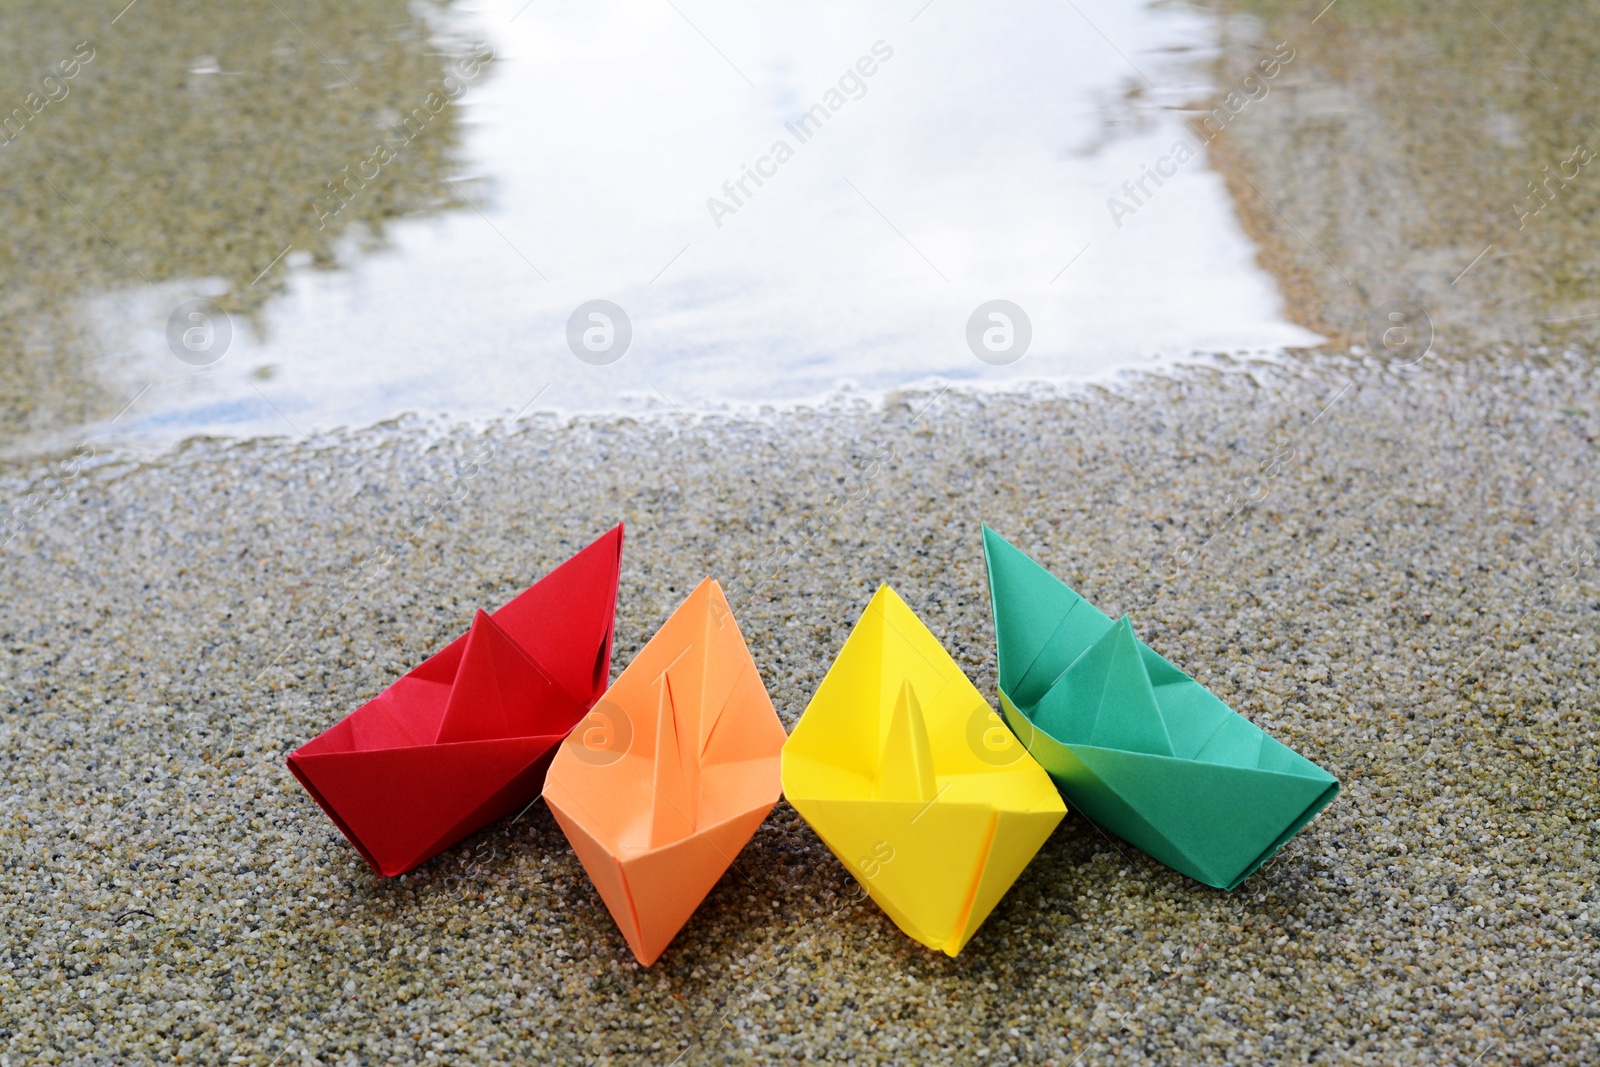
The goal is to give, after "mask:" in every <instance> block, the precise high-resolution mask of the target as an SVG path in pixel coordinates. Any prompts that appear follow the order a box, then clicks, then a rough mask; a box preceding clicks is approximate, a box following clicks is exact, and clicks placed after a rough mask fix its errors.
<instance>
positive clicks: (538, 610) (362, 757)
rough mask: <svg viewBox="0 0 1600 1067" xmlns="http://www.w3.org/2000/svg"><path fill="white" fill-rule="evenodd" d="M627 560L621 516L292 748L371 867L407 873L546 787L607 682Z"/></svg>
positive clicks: (294, 765)
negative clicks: (566, 742)
mask: <svg viewBox="0 0 1600 1067" xmlns="http://www.w3.org/2000/svg"><path fill="white" fill-rule="evenodd" d="M621 565H622V526H621V525H620V524H619V525H618V526H617V527H616V528H615V529H613V530H611V531H610V532H609V533H607V534H604V535H603V536H601V537H600V539H599V540H597V541H595V542H594V543H593V544H592V545H590V546H589V547H587V548H585V549H583V550H582V551H581V552H579V553H578V554H577V555H575V556H573V557H572V558H571V559H569V560H567V562H565V563H563V564H562V565H561V566H559V567H557V568H556V569H555V570H553V571H551V572H550V573H549V574H548V575H546V576H545V577H544V578H541V579H540V580H539V581H538V582H536V583H534V584H533V585H532V586H531V587H529V588H528V589H527V590H526V591H524V592H522V593H520V594H519V595H518V596H517V597H516V599H514V600H512V601H511V602H510V603H509V604H506V605H505V606H504V607H502V608H501V609H500V610H499V611H496V612H495V613H494V614H492V615H489V614H485V613H484V612H483V611H479V612H478V613H477V615H476V616H475V617H474V618H473V620H472V629H470V630H468V631H467V632H466V633H465V634H463V635H462V636H460V637H458V638H456V640H454V641H452V642H450V644H449V645H447V646H445V648H444V649H443V651H441V652H438V653H436V654H434V655H433V656H430V657H429V658H428V659H426V660H424V661H423V662H422V663H421V664H420V665H419V666H418V667H416V668H415V669H414V670H412V671H411V672H410V673H408V674H406V675H405V676H404V677H402V678H401V679H400V680H399V681H397V682H395V683H394V684H393V685H391V686H390V687H389V688H387V689H385V690H384V691H383V692H382V693H379V694H378V695H377V696H376V697H375V698H373V699H372V700H370V701H368V702H367V703H366V704H363V705H362V706H361V707H359V708H357V709H356V710H355V711H353V712H351V713H350V714H349V715H347V716H346V717H345V718H344V719H343V721H341V722H339V723H338V724H337V725H335V726H334V727H332V728H331V729H329V730H328V731H326V732H325V733H323V734H321V735H320V736H318V737H317V738H315V739H314V740H312V741H309V742H307V743H306V744H304V745H302V746H301V747H300V748H298V749H296V750H295V751H294V752H293V753H291V754H290V756H289V760H288V762H289V769H290V770H291V771H293V772H294V776H295V777H296V778H298V779H299V780H300V784H301V785H303V786H305V787H306V791H307V792H309V793H310V794H311V796H312V797H313V798H314V799H315V800H316V802H317V803H318V804H320V805H321V806H322V810H323V811H325V812H327V813H328V818H330V819H332V820H333V821H334V823H335V824H337V825H338V827H339V829H340V830H341V831H343V832H344V836H345V837H347V838H349V839H350V843H351V844H352V845H354V846H356V848H357V849H358V850H359V851H360V852H361V855H362V856H363V857H364V858H365V859H366V861H367V862H368V863H369V864H371V865H372V869H373V870H375V871H377V872H378V873H379V874H380V875H383V876H385V877H393V876H394V875H397V874H404V873H405V872H406V871H409V870H411V869H412V868H413V867H416V866H418V865H419V864H422V863H424V862H426V861H427V860H430V859H432V858H433V857H434V856H436V855H438V854H439V853H440V852H442V851H444V850H445V849H447V848H449V847H450V846H451V845H453V844H455V843H456V842H457V841H460V840H461V839H462V838H464V837H466V836H468V835H469V834H472V833H475V832H476V831H478V830H480V829H482V828H483V827H485V826H487V825H488V824H489V823H491V822H494V821H495V820H496V819H500V818H503V817H505V816H506V815H509V814H511V813H512V812H514V811H520V810H521V809H523V808H525V807H527V805H528V804H530V803H531V802H532V801H533V800H534V798H536V797H537V796H538V795H539V791H540V790H541V789H542V788H543V787H544V777H545V771H546V770H548V769H549V766H550V760H551V759H552V758H553V757H554V755H555V750H556V746H557V745H559V744H560V743H561V739H562V738H564V737H566V736H567V734H568V733H569V732H571V730H572V728H573V727H574V726H576V725H577V724H578V722H579V721H580V720H581V719H582V718H583V717H584V715H585V714H587V713H588V711H589V708H590V707H591V706H592V705H593V704H594V702H595V701H596V700H598V699H599V698H600V695H601V694H602V693H604V692H605V690H606V683H607V682H608V681H609V680H610V677H611V634H612V628H613V626H614V623H615V620H616V607H617V577H618V572H619V570H620V569H621Z"/></svg>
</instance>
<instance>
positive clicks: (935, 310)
mask: <svg viewBox="0 0 1600 1067" xmlns="http://www.w3.org/2000/svg"><path fill="white" fill-rule="evenodd" d="M279 6H281V7H282V8H283V13H282V14H280V13H279V12H278V11H277V10H275V9H274V7H273V5H271V4H267V5H265V6H264V7H261V8H257V7H253V6H252V7H241V8H239V9H237V10H235V9H232V8H230V9H229V13H228V15H227V16H226V17H223V16H219V15H216V14H214V13H211V12H210V11H209V9H206V8H202V7H198V6H196V7H181V6H180V7H176V8H172V7H166V6H161V5H150V10H148V11H147V10H146V9H145V6H144V5H139V6H137V7H135V8H133V9H131V10H130V11H128V12H126V13H125V15H124V16H123V17H122V18H121V19H120V20H119V21H118V22H117V23H116V24H115V25H111V24H108V23H107V22H106V21H105V17H104V15H103V13H100V14H99V15H98V17H93V16H91V15H90V14H89V12H88V9H87V7H86V6H72V5H68V6H64V7H62V8H59V9H56V10H55V11H53V12H52V14H51V15H50V16H49V18H48V19H47V20H45V21H46V22H48V25H39V26H29V27H26V28H25V29H26V32H25V33H16V34H13V33H8V34H5V35H4V37H5V40H7V41H9V42H12V43H11V44H9V45H7V47H8V48H11V49H12V50H13V51H14V52H15V54H16V55H17V56H21V55H23V54H26V55H28V56H36V55H41V54H51V55H53V54H55V53H54V51H53V49H57V48H61V47H64V48H67V49H68V50H69V51H70V47H71V43H72V42H73V41H75V40H79V39H83V38H84V37H89V38H92V39H93V40H94V43H95V48H96V49H97V55H96V58H95V59H94V60H93V61H92V63H91V64H90V65H89V67H87V68H86V69H85V70H84V72H83V73H82V74H80V75H79V77H78V79H77V80H78V81H79V82H81V83H82V87H81V88H79V87H75V88H74V90H73V92H72V95H71V96H70V97H69V98H67V99H65V100H63V101H61V102H60V103H59V104H52V105H51V108H53V109H56V110H57V111H58V113H52V114H43V115H41V116H40V118H39V122H38V123H37V126H38V128H37V130H35V129H33V128H30V129H29V130H27V131H26V137H25V138H24V143H22V144H21V145H20V147H13V148H11V149H4V150H0V151H3V152H5V153H6V154H7V159H6V168H7V169H6V171H5V177H4V181H5V183H6V187H7V191H8V193H9V194H11V198H10V202H12V203H17V204H21V205H25V207H24V209H23V210H21V211H19V212H17V214H19V215H21V216H22V217H23V218H24V219H25V221H24V222H23V224H22V227H21V232H19V233H17V234H15V235H11V236H9V237H8V245H9V248H8V258H7V259H6V260H5V262H4V265H3V268H0V269H4V270H5V272H6V274H5V277H6V278H8V279H9V278H19V279H23V278H25V279H26V280H24V281H23V282H21V288H22V290H23V291H24V292H26V294H27V297H26V299H24V300H22V301H21V302H20V303H17V304H16V305H15V306H13V307H8V309H7V321H8V322H9V323H11V324H12V332H13V333H14V335H15V337H16V338H24V337H26V338H32V340H26V339H24V340H17V339H8V340H7V342H6V343H7V344H8V345H11V346H12V351H13V352H15V353H16V358H15V362H17V363H18V364H19V365H23V366H24V367H25V369H24V370H23V371H22V372H21V373H19V375H18V376H17V379H16V381H14V382H9V383H8V386H7V388H8V389H9V390H10V393H9V397H8V406H7V415H6V419H7V422H6V431H7V432H9V433H10V434H12V435H13V436H15V435H18V434H20V433H23V432H29V433H31V434H33V435H35V437H36V436H37V434H38V432H39V431H40V430H41V429H49V428H52V427H57V428H61V427H71V426H74V425H76V424H80V423H89V424H93V425H94V426H95V428H96V432H100V433H104V434H107V435H109V436H113V437H116V438H118V439H127V440H146V441H149V440H163V439H167V440H170V439H173V438H175V437H179V436H182V435H184V434H188V433H192V432H222V433H230V434H241V435H243V434H258V433H299V432H302V431H306V432H314V431H316V430H321V429H326V428H329V427H333V426H338V425H365V424H370V423H372V422H374V421H377V420H380V419H384V418H387V417H391V416H393V415H395V414H398V413H400V412H403V411H408V410H412V411H420V412H423V413H428V414H433V413H449V414H452V415H457V416H466V417H494V416H503V415H508V414H513V413H515V412H517V411H518V410H523V409H526V408H528V407H529V406H530V405H531V406H536V407H538V408H551V409H558V410H591V411H592V410H615V409H618V408H639V407H646V408H655V409H659V410H667V411H676V410H690V409H705V408H714V407H717V406H718V405H722V404H726V403H738V402H762V401H792V400H799V399H804V398H810V397H816V396H819V395H823V394H826V393H828V392H830V391H831V390H834V389H837V388H838V387H839V386H840V385H841V383H842V382H851V383H854V385H855V386H856V387H858V388H860V389H864V390H869V391H876V390H882V389H889V388H894V387H897V386H901V385H905V384H909V383H915V382H920V381H926V380H929V379H930V378H941V379H944V380H953V381H964V382H969V383H974V384H982V383H1005V382H1015V381H1018V380H1022V379H1033V378H1045V379H1072V378H1084V377H1097V376H1102V375H1104V374H1105V373H1106V372H1107V371H1108V370H1111V369H1114V368H1118V367H1126V366H1148V365H1151V364H1152V362H1153V361H1157V360H1160V359H1168V358H1173V357H1181V356H1185V355H1188V354H1190V353H1193V352H1196V351H1200V352H1207V351H1214V350H1219V349H1226V350H1237V349H1275V348H1278V347H1280V346H1285V345H1295V344H1306V343H1311V342H1312V341H1314V340H1315V339H1316V338H1315V335H1313V334H1311V333H1309V332H1308V331H1306V330H1303V329H1300V328H1297V327H1295V326H1292V325H1291V324H1290V323H1288V322H1287V321H1285V320H1284V318H1283V316H1282V313H1281V310H1280V298H1279V296H1278V294H1277V292H1276V291H1275V288H1274V285H1273V283H1272V281H1271V279H1270V278H1268V277H1267V276H1266V275H1265V274H1264V273H1263V272H1262V271H1261V270H1260V269H1259V268H1258V267H1257V266H1256V264H1255V260H1254V256H1255V253H1254V250H1253V248H1252V246H1251V245H1250V243H1249V242H1248V240H1246V238H1245V236H1244V234H1243V233H1242V231H1241V230H1240V227H1239V224H1238V222H1237V220H1236V218H1235V216H1234V214H1233V209H1232V206H1231V204H1230V203H1229V200H1228V196H1227V191H1226V188H1225V187H1224V185H1223V183H1222V182H1221V181H1220V179H1219V178H1218V176H1217V175H1216V174H1215V173H1214V172H1212V171H1211V170H1210V169H1209V168H1208V166H1207V164H1206V149H1205V146H1204V145H1203V143H1202V142H1201V141H1200V140H1199V139H1197V138H1196V137H1195V136H1194V134H1193V133H1192V132H1191V131H1190V129H1189V127H1188V126H1187V125H1186V123H1185V122H1184V116H1185V115H1186V114H1188V111H1186V108H1187V107H1188V106H1189V105H1191V104H1192V103H1193V102H1194V101H1195V100H1197V99H1199V98H1202V97H1204V96H1206V95H1208V94H1209V93H1210V91H1211V90H1210V87H1209V85H1208V84H1207V81H1206V79H1207V77H1208V70H1207V67H1206V64H1207V63H1208V62H1209V61H1210V60H1212V59H1213V58H1214V57H1215V56H1216V54H1217V53H1216V41H1215V32H1216V23H1215V20H1214V19H1212V18H1210V17H1209V16H1206V15H1204V14H1203V13H1201V12H1198V11H1196V10H1193V9H1189V8H1185V7H1181V6H1177V5H1171V4H1163V5H1158V6H1157V5H1152V6H1145V5H1129V4H1125V3H1117V2H1112V0H1103V2H1087V0H1086V2H1083V3H1080V4H1078V5H1076V6H1075V7H1074V6H1072V5H1067V6H1061V5H1054V4H1042V3H1039V4H1035V3H1007V4H1001V5H994V6H985V7H984V8H983V9H982V10H981V11H980V10H972V9H968V8H966V7H963V6H961V5H938V4H936V5H932V6H927V5H924V4H923V3H921V2H920V0H919V2H916V3H907V4H903V5H896V6H895V7H893V8H888V7H883V8H878V9H875V10H864V9H862V8H860V7H858V6H856V5H849V4H845V3H822V4H815V3H808V4H793V3H791V4H777V5H763V6H761V7H759V8H753V7H734V6H731V5H730V6H727V7H716V8H713V7H709V6H708V7H706V8H705V9H704V10H699V9H697V10H695V11H688V10H687V9H684V10H679V9H677V8H674V7H673V6H671V5H641V6H637V7H627V8H626V11H627V17H626V18H625V19H619V18H617V17H615V16H616V12H614V11H611V10H610V9H608V8H602V7H597V6H594V5H557V6H547V5H537V6H529V5H526V4H525V3H523V2H522V0H506V2H504V3H502V2H499V0H487V2H484V3H481V4H478V5H475V6H472V7H470V8H469V7H465V6H462V7H444V6H424V7H413V8H412V14H411V15H410V16H409V17H406V18H403V19H399V20H397V19H396V16H395V15H394V13H393V12H392V11H391V10H390V9H389V8H387V7H384V8H382V9H379V8H378V7H377V5H357V6H353V7H352V6H346V7H342V8H340V9H338V10H323V9H322V8H320V7H316V6H311V5H306V6H303V7H302V6H293V5H282V4H280V5H279ZM30 17H31V18H35V19H43V16H30ZM5 18H6V19H8V20H9V19H12V18H13V16H10V15H7V16H5ZM24 39H26V44H23V43H21V42H22V41H23V40H24ZM174 41H177V42H188V43H187V44H185V45H183V46H180V47H177V48H174V47H172V44H171V42H174ZM477 41H482V42H484V44H483V45H482V46H477V45H475V44H474V42H477ZM56 42H62V44H60V45H57V43H56ZM491 52H492V54H493V61H492V63H490V64H482V59H483V57H484V56H486V55H487V54H489V53H491ZM63 54H66V53H63ZM474 63H479V64H481V65H482V69H477V70H468V69H467V68H468V67H469V66H471V65H472V64H474ZM6 69H8V70H9V69H12V68H11V67H7V68H6ZM95 78H98V80H94V79H95ZM47 120H48V121H47ZM36 133H37V136H35V134H36ZM29 139H31V141H32V143H27V141H28V140H29ZM1175 160H1176V162H1174V161H1175ZM1158 172H1159V173H1158ZM1160 174H1165V175H1166V178H1165V179H1162V178H1160V177H1159V175H1160ZM51 182H53V183H54V185H55V187H57V188H58V189H59V193H58V192H56V191H55V190H53V189H52V187H51V185H50V183H51ZM1117 204H1121V205H1122V208H1120V209H1119V208H1118V207H1117V206H1116V205H1117ZM8 210H10V209H8ZM40 263H43V264H45V267H44V269H43V270H40V269H39V266H38V264H40ZM30 272H31V277H29V275H30ZM8 288H10V287H9V286H8ZM201 298H205V299H211V300H214V301H216V304H217V306H218V308H219V310H220V311H222V312H223V313H225V314H226V315H227V316H228V317H229V319H230V320H231V322H232V326H233V331H232V337H231V340H230V341H229V343H228V346H227V351H226V354H225V355H224V356H223V358H221V359H219V360H217V361H216V362H214V363H207V362H206V361H205V360H204V359H202V358H193V359H182V360H180V359H179V358H177V357H175V355H174V351H175V348H174V344H175V343H174V342H173V341H172V336H177V337H178V338H179V339H180V342H181V344H190V343H193V344H194V345H196V346H199V349H200V352H199V354H200V355H201V356H204V355H205V354H206V352H207V349H206V348H205V346H206V345H207V344H214V343H215V335H214V334H212V333H207V332H206V331H207V330H209V329H211V327H212V323H211V317H208V316H202V317H201V318H199V319H190V318H188V317H185V318H184V319H183V320H182V321H181V322H179V323H177V324H176V326H175V327H174V329H176V330H177V331H178V332H177V333H176V335H172V334H170V333H169V322H168V319H169V317H170V316H171V314H172V312H173V310H174V309H176V308H178V307H179V306H180V305H181V304H183V303H184V302H185V301H191V300H196V299H201ZM597 301H605V302H608V304H606V305H601V304H597V303H596V302H597ZM602 306H606V307H613V308H616V309H617V313H616V314H613V313H611V312H609V311H607V312H604V313H597V312H596V311H595V310H594V309H595V308H597V307H602ZM202 307H203V306H202ZM996 308H999V309H1001V310H999V311H996V310H995V309H996ZM596 314H599V316H600V317H598V318H596V317H595V316H596ZM186 315H187V312H186ZM186 331H188V332H186ZM8 336H9V335H8ZM45 337H49V338H53V339H54V340H51V341H50V342H49V343H44V342H41V341H40V340H39V338H45ZM622 337H626V338H627V339H628V342H627V347H626V350H625V351H620V350H619V349H617V348H615V347H612V348H609V349H605V350H599V349H596V348H594V347H592V346H594V345H599V344H601V343H602V342H603V343H604V344H607V345H613V346H614V345H616V344H617V343H618V341H617V339H618V338H622ZM63 338H67V339H69V340H67V341H66V343H59V339H63ZM1022 339H1026V342H1027V343H1026V347H1025V348H1024V347H1023V345H1022ZM586 346H587V347H586ZM1008 346H1009V347H1008ZM183 354H184V353H182V352H180V353H178V356H182V355H183ZM130 397H136V399H135V400H134V401H133V403H132V405H131V406H129V407H128V408H127V410H126V411H125V412H123V413H122V414H120V415H119V414H118V412H119V411H121V409H122V405H125V404H127V403H128V400H129V398H130ZM113 416H116V418H115V420H114V421H113Z"/></svg>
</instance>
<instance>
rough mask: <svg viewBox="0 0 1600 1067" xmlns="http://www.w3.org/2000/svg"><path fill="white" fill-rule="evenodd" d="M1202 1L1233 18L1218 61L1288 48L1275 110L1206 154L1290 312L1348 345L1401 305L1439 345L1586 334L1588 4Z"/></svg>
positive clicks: (1591, 214)
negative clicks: (1411, 308)
mask: <svg viewBox="0 0 1600 1067" xmlns="http://www.w3.org/2000/svg"><path fill="white" fill-rule="evenodd" d="M1220 6H1221V7H1222V8H1223V9H1224V10H1226V11H1233V12H1247V13H1248V14H1249V15H1250V16H1251V18H1250V19H1249V20H1248V21H1247V22H1246V23H1245V24H1243V25H1242V26H1241V27H1240V30H1241V32H1240V33H1239V34H1238V35H1237V37H1236V43H1234V44H1232V45H1230V46H1229V47H1228V48H1226V49H1225V52H1224V63H1225V64H1228V65H1233V66H1237V64H1238V63H1239V62H1240V61H1242V60H1243V59H1244V58H1246V57H1247V56H1248V55H1249V54H1250V53H1251V51H1252V50H1253V49H1254V47H1255V42H1257V41H1259V40H1268V41H1274V42H1275V41H1279V40H1287V41H1290V42H1291V43H1292V44H1293V45H1294V46H1295V47H1296V48H1297V49H1298V51H1299V58H1297V60H1296V62H1295V67H1294V70H1293V73H1292V77H1290V78H1288V79H1287V80H1286V84H1285V85H1284V87H1283V93H1282V101H1281V105H1282V106H1269V107H1264V108H1262V109H1261V110H1260V112H1259V115H1258V116H1253V117H1252V118H1251V119H1250V121H1249V122H1247V123H1244V124H1241V125H1240V127H1239V129H1238V131H1237V132H1236V133H1235V132H1233V131H1230V133H1229V134H1228V135H1226V136H1225V137H1224V138H1221V139H1219V142H1218V144H1217V146H1216V151H1215V152H1214V158H1216V159H1218V160H1219V161H1220V162H1221V164H1222V165H1223V167H1224V170H1225V171H1226V172H1227V173H1228V174H1229V176H1230V184H1232V186H1233V188H1234V191H1235V193H1236V195H1237V197H1238V200H1239V204H1240V207H1241V210H1242V212H1243V213H1244V218H1245V221H1246V223H1247V226H1248V227H1249V229H1250V231H1251V233H1252V235H1253V236H1255V237H1256V238H1257V239H1258V240H1259V241H1260V243H1261V244H1262V245H1263V246H1264V248H1265V250H1266V253H1267V255H1266V259H1267V262H1268V263H1269V264H1270V265H1271V267H1272V269H1273V270H1274V273H1276V274H1277V275H1278V276H1279V278H1280V280H1281V281H1282V282H1283V285H1284V289H1285V290H1286V292H1287V293H1288V295H1289V298H1290V307H1291V312H1292V315H1293V317H1294V318H1295V319H1296V321H1300V322H1304V323H1306V324H1307V325H1310V326H1311V327H1312V328H1314V329H1317V330H1319V331H1321V332H1323V333H1324V334H1326V335H1328V336H1330V337H1336V338H1345V339H1349V340H1351V341H1356V342H1365V341H1366V340H1367V336H1366V335H1367V333H1368V332H1369V331H1368V326H1367V320H1368V319H1369V317H1370V316H1371V314H1372V311H1373V309H1374V308H1376V307H1379V306H1381V305H1382V304H1383V303H1384V302H1386V301H1392V300H1400V299H1407V300H1412V301H1415V302H1418V303H1420V304H1421V305H1423V306H1425V307H1426V308H1427V310H1428V313H1429V315H1430V316H1431V319H1432V324H1433V326H1434V328H1435V329H1436V330H1437V331H1438V333H1439V337H1440V343H1441V346H1442V347H1444V348H1446V349H1451V348H1453V349H1454V350H1456V351H1466V352H1470V351H1472V350H1473V349H1474V348H1479V347H1481V346H1483V345H1486V344H1492V343H1495V342H1498V341H1511V342H1515V343H1521V344H1537V343H1540V342H1566V341H1586V342H1589V343H1593V342H1595V341H1596V340H1597V339H1600V288H1597V286H1596V280H1597V261H1596V257H1595V251H1594V249H1595V242H1594V223H1593V220H1594V218H1595V217H1596V213H1597V212H1600V171H1597V166H1600V161H1596V162H1589V163H1585V162H1582V161H1583V160H1584V159H1585V158H1586V157H1592V156H1593V155H1594V154H1595V153H1597V152H1600V125H1597V123H1600V116H1597V115H1596V114H1595V111H1594V107H1593V104H1594V101H1595V100H1596V99H1597V98H1600V62H1597V59H1600V30H1597V26H1600V23H1596V21H1595V18H1594V10H1593V8H1592V7H1591V6H1589V5H1583V4H1549V5H1539V6H1537V7H1530V6H1526V5H1518V4H1514V3H1508V2H1503V0H1499V2H1497V0H1478V2H1477V3H1476V4H1465V5H1464V4H1455V3H1412V2H1400V0H1386V2H1372V3H1359V4H1355V3H1342V4H1338V5H1336V6H1332V7H1330V8H1327V9H1326V10H1322V5H1312V6H1311V7H1310V8H1308V7H1307V6H1306V5H1304V4H1299V3H1291V2H1287V0H1225V2H1224V3H1223V4H1222V5H1220ZM1319 11H1322V14H1321V16H1320V17H1317V16H1318V12H1319ZM1246 177H1248V178H1249V179H1250V182H1251V183H1253V185H1252V184H1248V183H1247V182H1246V181H1245V180H1244V179H1245V178H1246Z"/></svg>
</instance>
